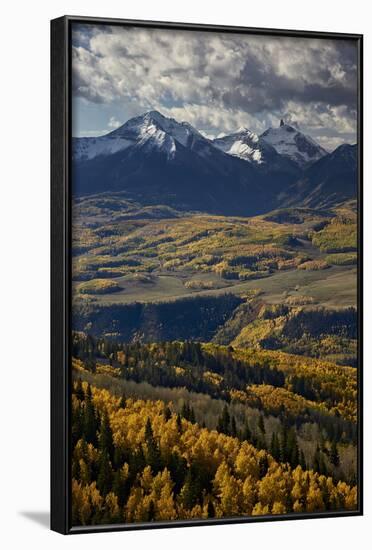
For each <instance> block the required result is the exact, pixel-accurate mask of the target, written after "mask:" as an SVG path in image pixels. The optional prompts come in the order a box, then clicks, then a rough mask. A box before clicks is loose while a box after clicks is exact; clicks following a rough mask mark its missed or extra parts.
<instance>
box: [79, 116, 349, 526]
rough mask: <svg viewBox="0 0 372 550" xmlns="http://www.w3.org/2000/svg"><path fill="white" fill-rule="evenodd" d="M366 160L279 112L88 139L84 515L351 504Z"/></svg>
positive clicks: (133, 123)
mask: <svg viewBox="0 0 372 550" xmlns="http://www.w3.org/2000/svg"><path fill="white" fill-rule="evenodd" d="M345 166H346V168H345ZM341 173H342V174H346V176H345V178H344V179H342V178H340V174H341ZM355 174H356V151H355V147H354V146H346V149H345V147H344V148H342V147H341V148H338V149H336V151H334V152H333V153H331V154H329V153H327V151H325V150H324V149H323V148H322V147H320V146H319V145H318V144H316V143H315V142H314V141H313V140H312V139H311V138H309V137H308V136H305V135H304V134H302V133H301V132H300V131H299V130H297V129H294V128H293V127H291V126H289V125H288V124H285V123H284V122H283V121H282V123H281V124H280V127H279V128H274V129H269V130H267V131H266V132H264V133H263V134H262V135H261V136H257V135H255V134H253V133H252V132H249V131H248V130H247V129H243V130H240V131H238V132H236V133H234V134H231V135H229V136H224V137H220V138H217V139H215V140H209V139H207V138H205V137H203V136H202V135H201V134H200V133H199V132H197V130H195V129H194V128H193V127H192V126H191V125H190V124H188V123H178V122H177V121H175V120H174V119H168V118H166V117H164V116H163V115H161V114H160V113H158V112H155V111H151V112H149V113H146V114H145V115H143V116H140V117H135V118H134V119H131V120H129V121H128V122H127V123H126V124H124V125H123V126H122V127H120V128H118V129H117V130H114V131H113V132H111V133H110V134H108V135H106V136H102V137H99V138H81V139H77V140H75V143H74V173H73V181H74V185H75V186H74V188H73V189H74V195H73V201H72V329H73V330H72V335H71V340H72V344H71V346H72V362H71V368H72V378H73V388H72V390H73V391H72V397H71V403H72V442H73V459H72V473H73V491H72V498H73V507H72V509H73V521H74V522H75V524H77V525H87V524H100V523H115V522H118V523H119V522H120V521H123V520H124V521H126V522H136V521H157V520H159V521H160V520H164V519H192V518H205V519H207V518H215V517H218V518H222V517H232V516H244V515H252V516H256V515H270V514H291V513H298V512H314V511H315V512H321V511H324V510H332V511H333V510H334V511H339V510H354V509H355V508H356V506H357V498H358V497H357V482H358V479H357V460H358V456H357V453H358V449H357V445H358V442H357V430H358V428H357V423H358V415H359V411H358V408H357V396H358V384H357V382H358V320H357V259H358V258H357V252H358V248H357V223H358V220H357V203H356V182H355V178H356V175H355ZM314 182H315V183H314Z"/></svg>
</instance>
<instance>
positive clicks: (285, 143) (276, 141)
mask: <svg viewBox="0 0 372 550" xmlns="http://www.w3.org/2000/svg"><path fill="white" fill-rule="evenodd" d="M260 138H261V139H262V140H264V141H265V142H266V143H268V144H269V145H272V147H274V148H275V150H276V151H277V152H278V153H279V154H281V155H283V156H286V157H287V158H289V159H290V160H291V161H292V162H295V163H296V164H297V165H298V166H299V167H300V168H305V167H306V166H309V165H310V164H312V163H314V162H316V161H317V160H319V159H320V158H322V157H324V156H325V155H326V154H327V151H326V150H325V149H323V147H321V146H320V145H319V144H318V143H316V141H314V140H313V139H312V138H311V137H310V136H307V135H305V134H304V133H302V132H301V131H300V130H298V129H296V128H294V127H293V126H291V125H289V124H286V123H285V122H284V120H283V119H281V120H280V124H279V127H278V128H269V129H268V130H266V131H265V132H263V134H261V136H260Z"/></svg>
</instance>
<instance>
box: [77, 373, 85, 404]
mask: <svg viewBox="0 0 372 550" xmlns="http://www.w3.org/2000/svg"><path fill="white" fill-rule="evenodd" d="M75 395H76V397H77V398H78V399H79V401H84V397H85V394H84V390H83V384H82V382H81V378H79V379H78V381H77V382H76V389H75Z"/></svg>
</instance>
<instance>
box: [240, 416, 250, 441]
mask: <svg viewBox="0 0 372 550" xmlns="http://www.w3.org/2000/svg"><path fill="white" fill-rule="evenodd" d="M242 439H243V441H244V440H245V441H251V439H252V433H251V430H250V429H249V425H248V422H247V421H245V424H244V428H243V433H242Z"/></svg>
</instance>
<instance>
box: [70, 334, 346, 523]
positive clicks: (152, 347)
mask: <svg viewBox="0 0 372 550" xmlns="http://www.w3.org/2000/svg"><path fill="white" fill-rule="evenodd" d="M73 355H74V357H75V359H74V361H73V367H74V370H73V373H74V379H75V383H74V395H73V399H72V403H73V425H72V428H73V432H72V436H73V447H74V452H73V478H74V480H73V497H74V501H73V502H74V521H75V522H76V524H85V523H87V524H89V523H92V522H93V523H95V522H96V523H102V522H115V521H118V522H120V521H152V520H161V519H177V518H178V519H180V518H192V517H205V518H208V517H223V516H231V515H246V514H247V515H256V514H269V513H290V512H299V511H321V510H324V509H327V510H329V509H352V508H353V507H355V506H356V488H355V483H356V477H355V467H356V466H355V464H356V463H355V461H356V454H355V453H356V448H355V445H356V424H355V420H356V409H355V392H356V377H355V370H354V369H352V368H348V367H341V366H336V365H334V364H332V363H325V362H322V361H319V360H315V359H309V358H307V359H305V360H303V359H300V358H299V357H298V356H291V355H288V354H285V353H282V352H274V351H270V352H268V351H255V350H251V351H250V350H240V349H234V348H232V347H224V346H216V345H214V344H200V343H198V342H196V343H194V342H173V343H172V342H165V343H159V344H154V343H152V344H139V343H136V344H128V343H120V342H117V341H114V340H112V339H103V338H101V339H95V338H93V337H91V336H90V337H86V336H85V335H82V334H79V333H75V335H74V338H73Z"/></svg>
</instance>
